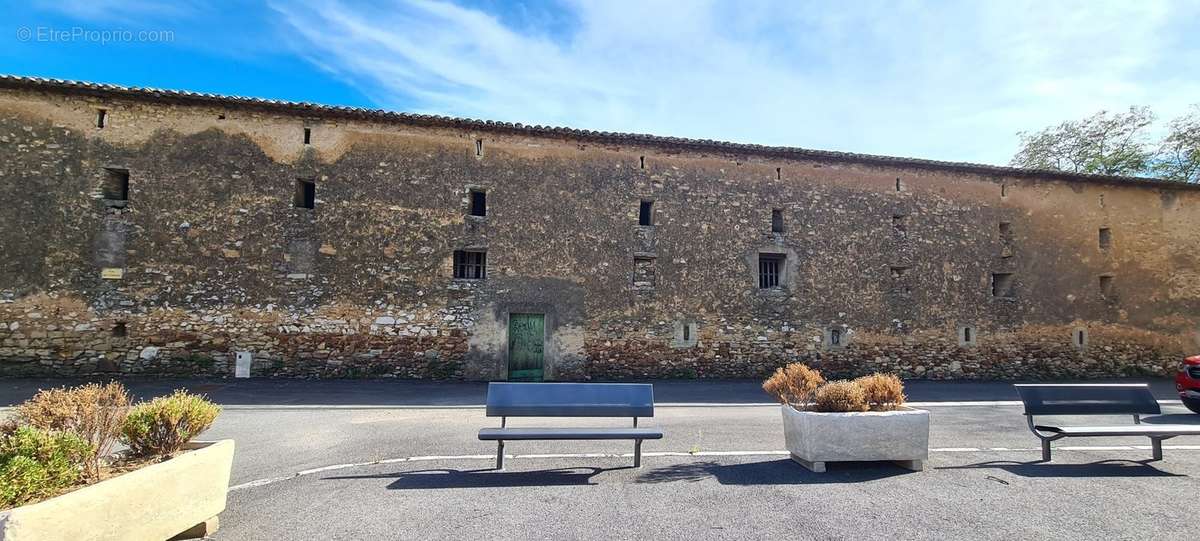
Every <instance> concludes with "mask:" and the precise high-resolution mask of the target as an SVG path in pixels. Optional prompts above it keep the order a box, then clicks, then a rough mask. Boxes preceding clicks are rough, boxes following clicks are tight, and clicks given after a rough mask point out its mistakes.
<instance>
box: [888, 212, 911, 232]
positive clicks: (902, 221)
mask: <svg viewBox="0 0 1200 541" xmlns="http://www.w3.org/2000/svg"><path fill="white" fill-rule="evenodd" d="M892 230H893V231H895V232H896V233H900V234H901V235H903V234H906V233H908V215H907V214H893V215H892Z"/></svg>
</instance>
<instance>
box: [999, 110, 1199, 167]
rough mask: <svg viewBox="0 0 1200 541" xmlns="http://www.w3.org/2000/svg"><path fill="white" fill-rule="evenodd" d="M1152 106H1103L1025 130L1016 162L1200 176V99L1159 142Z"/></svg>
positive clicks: (1034, 165)
mask: <svg viewBox="0 0 1200 541" xmlns="http://www.w3.org/2000/svg"><path fill="white" fill-rule="evenodd" d="M1154 119H1155V115H1154V112H1153V111H1151V110H1150V108H1149V107H1130V108H1129V110H1128V111H1126V112H1117V113H1112V112H1109V111H1100V112H1098V113H1096V114H1094V115H1092V116H1090V117H1088V118H1085V119H1082V120H1069V121H1066V122H1063V123H1062V124H1059V125H1057V126H1051V127H1049V128H1045V129H1043V130H1041V131H1037V132H1020V133H1018V134H1017V135H1018V136H1019V137H1020V138H1021V149H1020V150H1019V151H1018V152H1017V154H1016V156H1014V157H1013V159H1012V162H1011V165H1013V166H1015V167H1024V168H1029V169H1045V170H1050V171H1066V172H1070V173H1090V174H1097V175H1113V176H1151V177H1157V178H1161V179H1165V180H1175V181H1181V182H1200V105H1195V106H1193V108H1192V111H1191V112H1190V113H1189V114H1187V115H1185V116H1182V117H1179V118H1176V119H1174V120H1172V121H1171V122H1170V123H1169V124H1168V125H1167V132H1166V134H1165V135H1164V137H1163V138H1162V139H1161V140H1160V141H1159V142H1158V143H1157V145H1155V144H1153V143H1152V142H1151V138H1150V134H1149V132H1150V129H1151V126H1152V125H1153V124H1154Z"/></svg>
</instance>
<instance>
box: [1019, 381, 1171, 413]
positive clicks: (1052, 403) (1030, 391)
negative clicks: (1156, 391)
mask: <svg viewBox="0 0 1200 541" xmlns="http://www.w3.org/2000/svg"><path fill="white" fill-rule="evenodd" d="M1014 387H1016V388H1017V393H1019V394H1020V395H1021V401H1022V402H1024V403H1025V415H1112V414H1146V415H1158V414H1160V413H1162V410H1161V409H1160V408H1159V407H1158V401H1157V400H1155V399H1154V395H1153V394H1151V393H1150V386H1149V385H1147V384H1145V383H1123V384H1112V383H1082V384H1030V385H1014Z"/></svg>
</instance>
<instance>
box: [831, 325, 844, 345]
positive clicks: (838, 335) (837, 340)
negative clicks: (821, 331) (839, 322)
mask: <svg viewBox="0 0 1200 541" xmlns="http://www.w3.org/2000/svg"><path fill="white" fill-rule="evenodd" d="M829 345H830V346H833V347H838V346H840V345H842V330H841V329H829Z"/></svg>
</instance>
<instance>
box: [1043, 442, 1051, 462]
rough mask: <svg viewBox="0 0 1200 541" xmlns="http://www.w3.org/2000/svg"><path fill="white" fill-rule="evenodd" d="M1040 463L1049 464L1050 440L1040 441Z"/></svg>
mask: <svg viewBox="0 0 1200 541" xmlns="http://www.w3.org/2000/svg"><path fill="white" fill-rule="evenodd" d="M1042 462H1050V440H1042Z"/></svg>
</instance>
